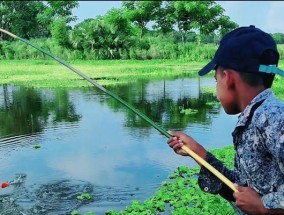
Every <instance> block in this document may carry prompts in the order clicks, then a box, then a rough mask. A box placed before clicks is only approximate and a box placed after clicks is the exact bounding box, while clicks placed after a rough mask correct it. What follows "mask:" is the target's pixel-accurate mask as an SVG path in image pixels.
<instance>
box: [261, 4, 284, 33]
mask: <svg viewBox="0 0 284 215" xmlns="http://www.w3.org/2000/svg"><path fill="white" fill-rule="evenodd" d="M283 11H284V2H281V1H278V2H271V7H270V9H269V11H268V13H267V18H266V20H265V24H264V27H265V29H267V31H268V32H270V33H279V32H280V33H284V22H283V20H284V13H283Z"/></svg>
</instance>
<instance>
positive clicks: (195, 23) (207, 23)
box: [156, 1, 237, 42]
mask: <svg viewBox="0 0 284 215" xmlns="http://www.w3.org/2000/svg"><path fill="white" fill-rule="evenodd" d="M161 13H164V14H165V15H164V16H162V15H161ZM223 13H224V9H223V8H222V7H221V6H220V5H217V4H216V3H215V2H214V1H165V2H164V4H163V7H162V8H161V9H160V16H159V17H157V20H156V23H157V24H158V27H160V29H161V30H162V31H163V32H165V31H170V30H171V29H174V28H176V29H177V30H178V31H179V32H180V33H181V34H182V35H183V36H182V42H185V36H186V35H187V34H188V33H189V32H191V31H197V32H198V33H199V37H197V38H198V40H199V41H201V39H202V37H203V36H205V35H208V34H210V33H212V32H214V31H217V30H222V29H223V28H225V30H226V31H227V30H231V29H233V28H235V27H236V26H237V24H236V23H234V22H231V21H230V20H229V19H228V17H226V16H224V15H223Z"/></svg>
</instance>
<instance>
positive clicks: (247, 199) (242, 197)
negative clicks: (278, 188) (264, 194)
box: [233, 185, 268, 215]
mask: <svg viewBox="0 0 284 215" xmlns="http://www.w3.org/2000/svg"><path fill="white" fill-rule="evenodd" d="M236 188H237V190H238V191H239V192H234V194H233V195H234V197H235V199H236V206H237V207H238V208H240V209H241V210H242V211H244V212H245V213H247V214H251V215H260V214H267V212H268V210H267V209H266V208H265V207H264V205H263V203H262V200H261V196H260V195H259V194H258V193H257V192H256V191H255V190H254V189H252V188H250V187H242V186H238V185H237V186H236Z"/></svg>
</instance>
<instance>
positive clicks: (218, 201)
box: [0, 59, 284, 215]
mask: <svg viewBox="0 0 284 215" xmlns="http://www.w3.org/2000/svg"><path fill="white" fill-rule="evenodd" d="M206 62H207V61H206ZM206 62H205V61H204V62H203V61H200V62H195V61H194V62H190V61H186V60H182V59H179V60H173V59H169V60H73V61H69V62H68V63H69V64H70V65H72V66H74V67H75V68H77V69H79V70H80V71H82V72H83V73H85V74H86V75H88V76H89V77H90V78H92V79H93V80H95V81H97V82H98V83H99V84H101V85H104V86H111V85H119V84H123V83H126V82H129V81H131V82H135V81H136V80H138V79H151V80H153V79H157V80H158V79H163V78H165V79H168V78H169V79H170V78H173V79H174V78H178V77H193V78H194V77H198V75H197V71H198V70H199V69H200V68H201V67H202V66H203V65H205V64H206ZM279 67H280V68H284V60H281V61H280V63H279ZM209 75H212V77H213V73H211V74H209ZM0 76H1V79H0V85H4V84H15V85H24V86H28V87H33V88H57V87H65V88H78V87H79V88H81V87H90V86H92V85H91V84H89V83H88V82H87V81H85V80H83V79H82V78H81V77H79V76H78V75H77V74H75V73H74V72H72V71H70V70H69V69H68V68H66V67H64V66H63V65H60V64H59V63H57V62H56V61H54V60H43V59H41V60H34V59H33V60H1V70H0ZM283 86H284V78H283V77H279V76H276V80H275V82H274V84H273V87H272V88H273V91H274V93H275V94H276V96H277V97H279V98H280V99H282V100H284V93H283V92H284V87H283ZM210 90H213V92H214V91H215V89H210ZM211 152H212V153H213V154H215V155H216V156H217V157H218V158H220V159H221V160H222V161H223V162H224V163H225V164H227V165H228V166H229V167H232V166H233V163H232V162H233V156H234V149H233V147H232V146H229V147H224V148H221V149H215V150H212V151H211ZM189 159H190V158H189ZM198 172H199V167H196V168H188V167H186V166H180V167H178V168H177V169H176V170H175V171H174V172H173V173H172V174H170V175H169V179H168V180H166V181H163V182H162V183H161V185H160V187H159V188H158V189H157V191H156V193H155V194H154V195H153V196H151V197H149V198H148V199H146V200H145V201H143V202H139V201H137V200H133V201H132V204H131V205H130V206H127V207H126V208H125V209H124V210H121V211H113V210H110V211H106V212H105V214H108V215H124V214H142V215H143V214H145V215H146V214H162V213H167V212H168V213H169V212H170V214H172V215H181V214H235V212H234V211H233V209H232V207H231V206H230V204H229V203H228V202H226V201H225V200H223V199H222V198H221V197H219V196H218V195H212V194H207V193H204V192H203V191H202V190H200V188H199V187H198V184H197V174H198ZM71 214H72V215H76V214H77V215H79V214H80V212H79V211H77V210H74V211H72V213H71ZM85 214H95V213H94V212H87V213H85Z"/></svg>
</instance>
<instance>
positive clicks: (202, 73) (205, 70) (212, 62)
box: [198, 60, 216, 76]
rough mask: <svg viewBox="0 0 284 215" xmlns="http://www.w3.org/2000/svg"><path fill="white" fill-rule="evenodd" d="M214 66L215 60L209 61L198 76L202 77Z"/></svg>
mask: <svg viewBox="0 0 284 215" xmlns="http://www.w3.org/2000/svg"><path fill="white" fill-rule="evenodd" d="M215 66H216V62H215V60H212V61H210V62H209V63H208V64H207V65H206V66H204V67H203V68H202V69H201V70H200V71H199V72H198V75H200V76H203V75H206V74H207V73H208V72H210V71H211V70H212V69H214V68H215Z"/></svg>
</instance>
